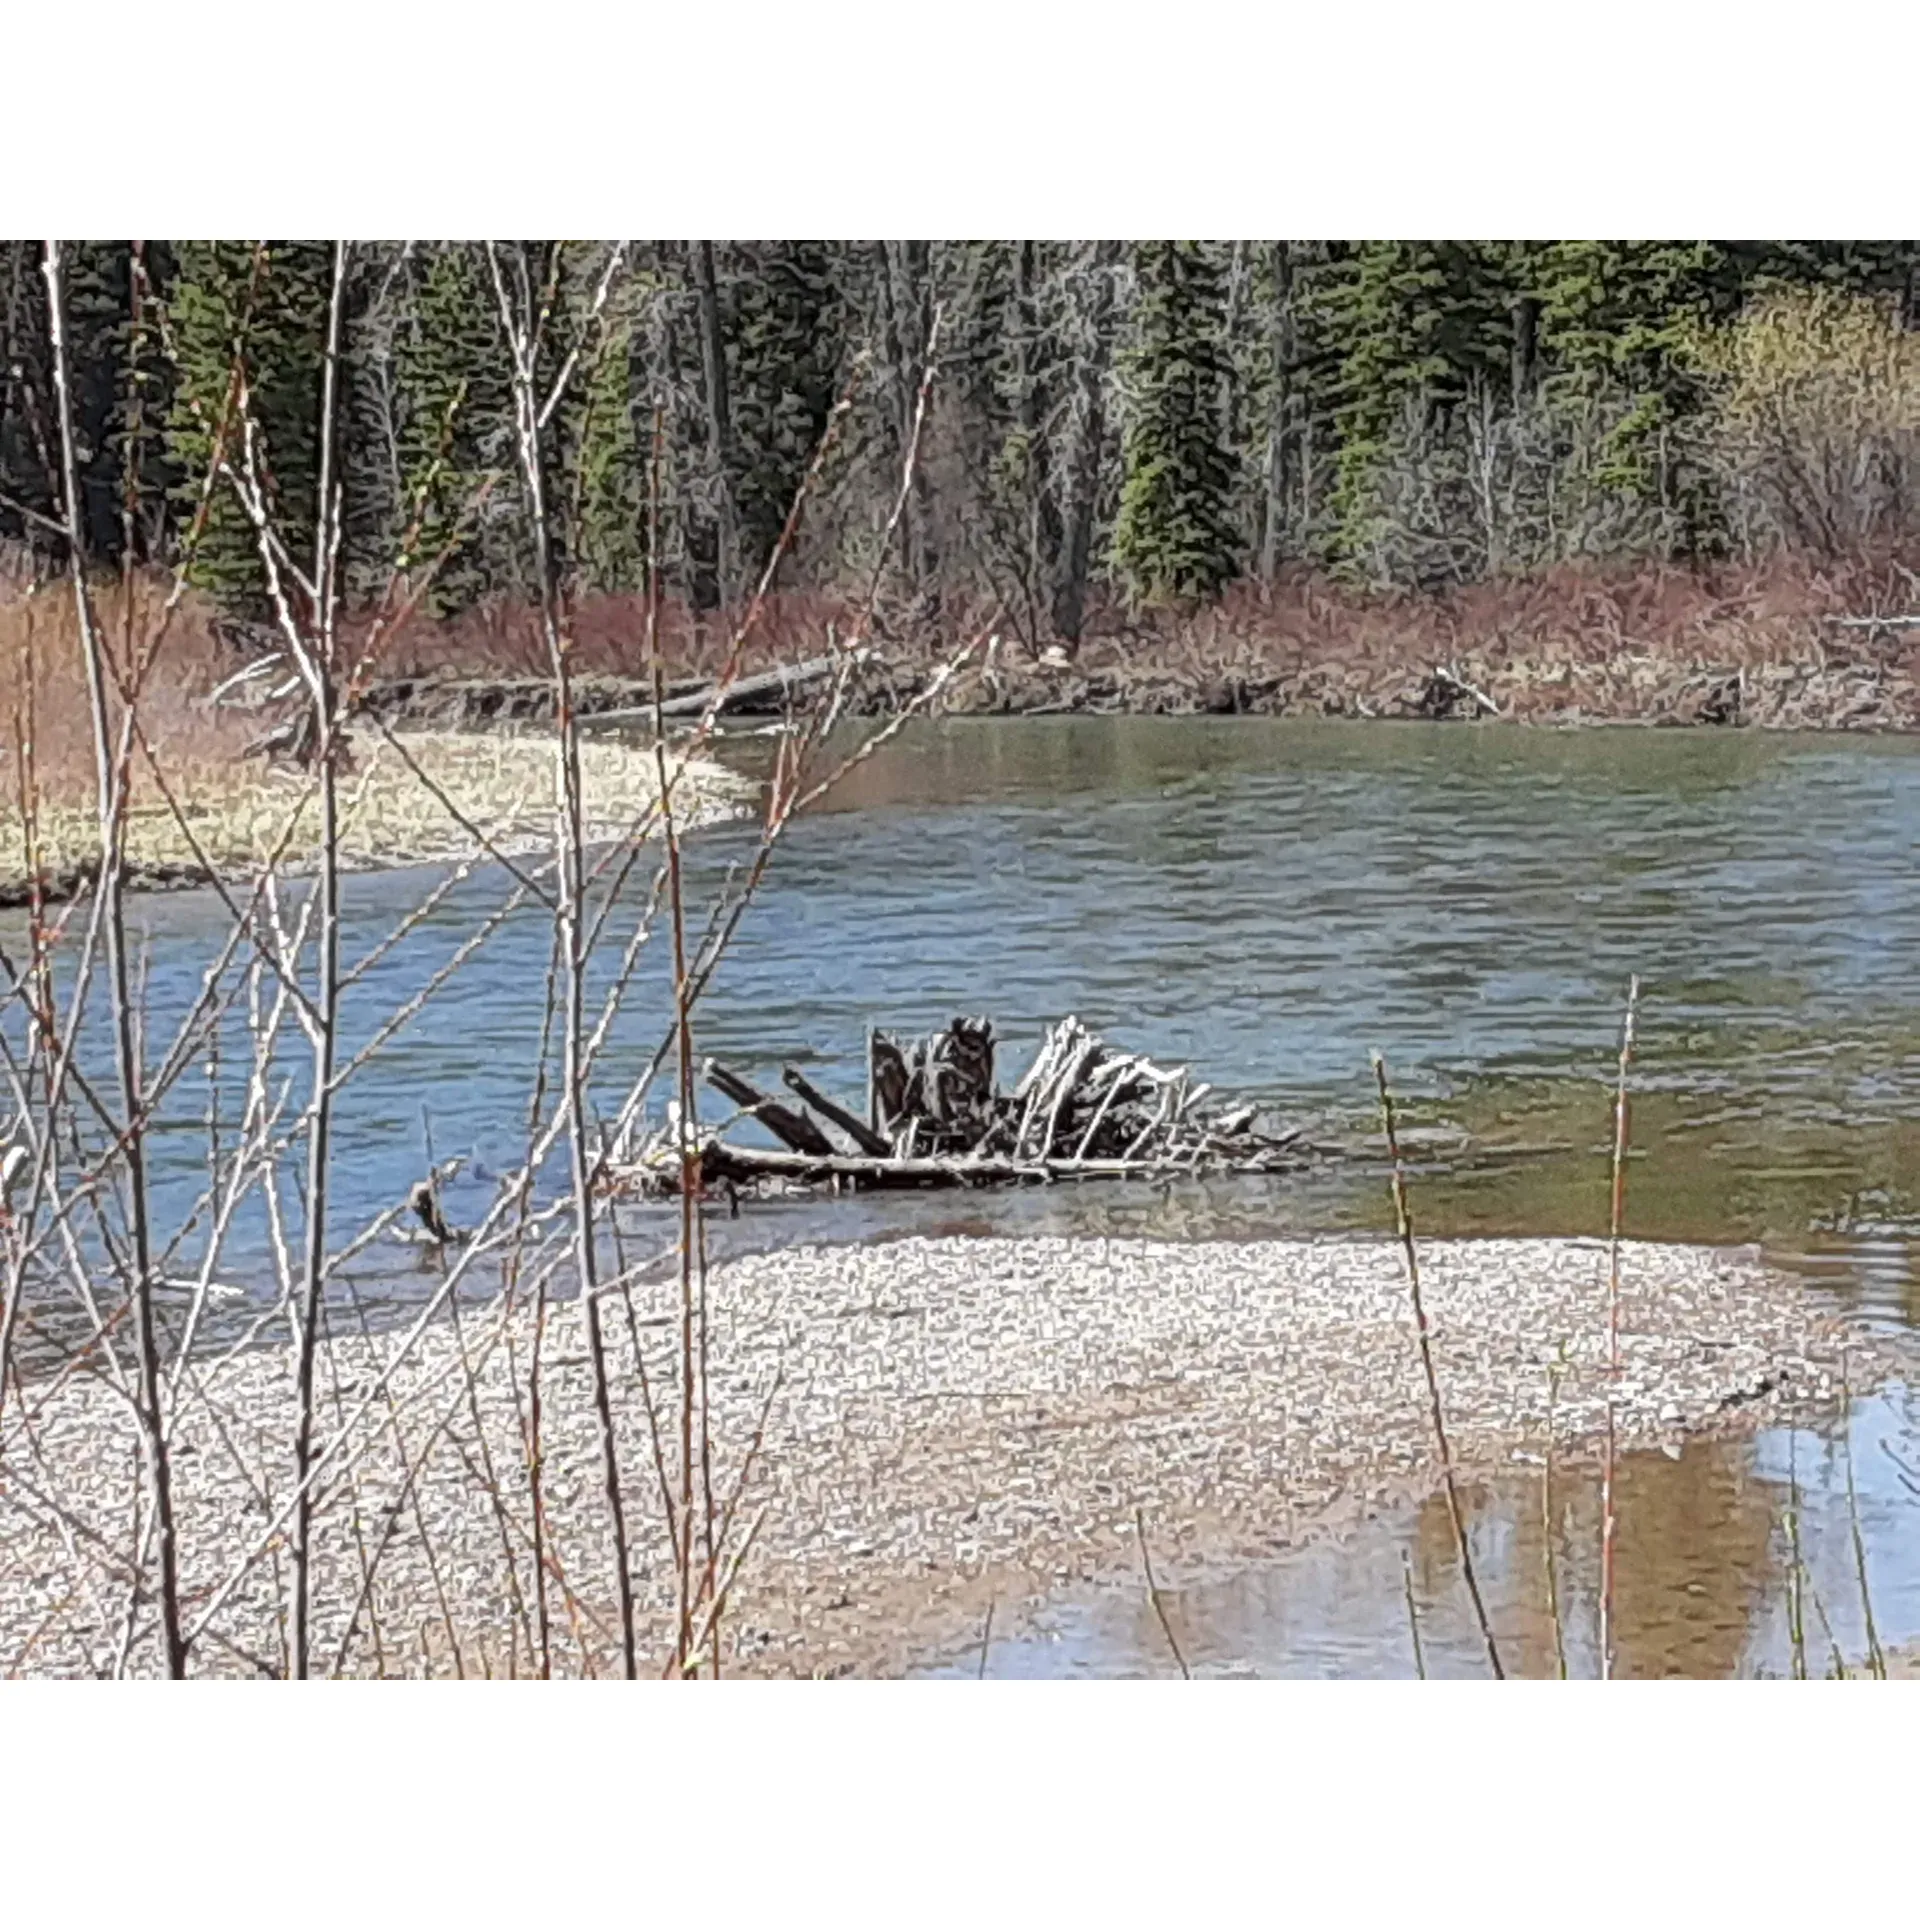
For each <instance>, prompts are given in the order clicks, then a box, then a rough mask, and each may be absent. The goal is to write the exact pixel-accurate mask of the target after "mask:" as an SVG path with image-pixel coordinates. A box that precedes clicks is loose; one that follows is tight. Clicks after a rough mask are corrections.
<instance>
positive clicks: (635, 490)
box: [574, 315, 647, 593]
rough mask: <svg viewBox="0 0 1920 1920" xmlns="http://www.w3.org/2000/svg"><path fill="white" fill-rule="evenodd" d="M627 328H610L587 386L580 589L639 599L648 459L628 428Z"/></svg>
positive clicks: (619, 323)
mask: <svg viewBox="0 0 1920 1920" xmlns="http://www.w3.org/2000/svg"><path fill="white" fill-rule="evenodd" d="M632 363H633V325H632V322H631V321H630V320H629V319H627V318H626V317H625V315H621V316H619V317H617V318H615V319H614V320H613V321H611V322H610V324H609V326H608V328H607V331H606V334H605V336H604V339H603V343H602V346H601V350H600V352H599V354H598V355H597V357H596V358H595V359H594V361H593V364H592V369H591V372H590V374H589V377H588V379H587V382H586V400H585V406H584V408H583V409H582V419H581V426H580V441H579V453H578V460H579V500H580V512H579V525H578V527H577V528H575V530H574V539H575V544H576V546H577V549H578V553H579V569H578V570H579V575H580V580H581V584H582V585H584V586H587V587H589V588H591V589H593V590H594V591H596V592H600V593H637V592H638V591H639V590H640V589H641V588H642V587H643V586H644V585H645V584H646V571H647V456H646V451H645V440H644V437H643V436H642V435H641V434H640V433H639V432H637V431H636V429H635V424H634V413H633V408H634V383H633V364H632Z"/></svg>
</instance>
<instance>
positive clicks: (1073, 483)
mask: <svg viewBox="0 0 1920 1920" xmlns="http://www.w3.org/2000/svg"><path fill="white" fill-rule="evenodd" d="M1119 259H1120V248H1119V243H1118V242H1116V241H1110V240H1103V241H1101V242H1100V243H1099V245H1098V246H1097V247H1096V248H1095V249H1094V256H1093V274H1094V290H1093V299H1092V311H1091V314H1090V316H1089V317H1090V322H1091V331H1092V335H1093V337H1092V339H1091V340H1090V341H1089V342H1088V344H1087V348H1086V351H1085V353H1084V354H1083V355H1082V357H1081V364H1080V395H1079V405H1078V406H1077V407H1076V408H1075V413H1076V415H1077V416H1078V418H1077V429H1078V437H1077V438H1076V439H1075V441H1074V447H1073V459H1072V465H1071V468H1070V471H1069V476H1068V483H1067V485H1068V493H1067V530H1066V541H1065V545H1064V547H1063V549H1062V551H1061V556H1060V571H1059V575H1058V578H1057V581H1056V583H1055V586H1054V594H1053V630H1054V632H1055V634H1056V635H1058V636H1059V638H1060V639H1061V640H1062V641H1064V642H1065V643H1066V645H1067V646H1068V647H1069V648H1070V649H1078V647H1079V645H1080V634H1081V629H1082V628H1083V627H1084V626H1085V624H1086V617H1087V574H1088V570H1089V568H1090V566H1091V564H1092V560H1093V517H1094V511H1095V508H1096V507H1097V506H1098V504H1099V498H1100V455H1101V452H1102V450H1103V448H1104V447H1105V445H1106V438H1107V369H1108V366H1109V365H1110V364H1111V361H1112V358H1113V327H1112V313H1113V273H1114V268H1115V267H1116V266H1117V265H1118V263H1119Z"/></svg>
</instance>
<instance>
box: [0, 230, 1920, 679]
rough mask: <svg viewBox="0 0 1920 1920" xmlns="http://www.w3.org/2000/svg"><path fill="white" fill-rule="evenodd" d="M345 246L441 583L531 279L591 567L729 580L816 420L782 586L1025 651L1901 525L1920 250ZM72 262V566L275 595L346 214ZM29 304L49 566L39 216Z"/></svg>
mask: <svg viewBox="0 0 1920 1920" xmlns="http://www.w3.org/2000/svg"><path fill="white" fill-rule="evenodd" d="M350 262H351V264H350V278H349V283H348V289H347V293H348V299H347V310H346V316H345V334H344V340H345V346H344V355H345V378H346V382H347V386H346V397H347V404H346V408H345V413H344V420H345V432H344V443H343V446H342V449H341V456H340V467H341V472H342V475H343V481H342V485H343V509H344V511H343V524H344V529H345V532H344V540H343V548H344V551H343V563H344V567H345V578H346V580H347V581H348V583H349V591H350V592H352V591H359V592H362V593H371V592H372V591H374V589H375V587H376V585H377V583H379V582H381V581H383V580H386V579H387V578H389V577H390V576H391V575H392V573H393V571H394V570H395V569H396V568H399V569H401V570H403V571H404V570H406V569H418V568H422V567H430V568H431V604H432V605H433V607H434V608H435V609H436V610H437V611H439V612H441V613H443V614H455V613H459V612H462V611H464V610H467V609H471V608H474V607H476V606H480V605H483V604H489V603H491V604H514V603H516V602H521V601H524V600H526V599H527V598H529V597H530V596H532V595H533V593H534V591H535V586H536V583H535V582H534V580H533V579H532V577H531V573H530V569H531V566H532V562H531V559H530V555H529V548H528V543H527V541H526V538H525V531H524V527H525V520H524V515H523V514H522V512H521V511H520V504H519V502H518V500H517V498H516V488H517V487H518V486H519V485H520V484H521V482H520V479H519V477H518V470H517V467H516V461H515V457H514V451H513V441H514V422H513V405H514V398H513V382H512V378H511V362H510V359H509V349H508V344H507V340H506V336H505V333H504V331H503V327H502V323H501V319H500V313H501V307H502V303H503V300H504V298H505V294H506V287H505V285H504V280H503V277H504V278H505V279H512V280H514V281H516V283H517V286H518V289H519V295H520V297H524V296H525V295H526V293H527V292H528V291H529V290H530V291H531V292H532V294H533V296H534V304H535V305H537V308H538V310H539V311H540V312H541V313H542V314H543V316H544V320H543V324H542V328H541V332H540V336H539V343H538V351H539V353H540V355H541V356H542V357H543V361H544V363H545V366H544V375H545V377H546V378H549V379H551V378H553V377H555V376H557V374H558V372H559V370H560V369H562V368H563V367H566V366H567V365H568V364H569V362H570V360H571V363H572V377H571V378H570V379H569V380H568V381H567V382H566V383H565V391H564V395H563V397H562V399H561V400H560V402H559V404H558V407H557V410H556V414H555V418H554V421H553V431H552V432H551V434H550V435H549V438H550V441H551V445H552V455H551V458H552V461H553V466H554V471H553V473H552V475H551V478H550V480H549V482H548V493H549V505H550V511H551V514H552V518H553V521H554V523H555V538H556V545H557V558H558V565H559V567H560V570H561V571H562V573H563V575H564V577H565V579H566V581H567V583H568V584H569V585H570V587H571V588H572V589H574V590H575V591H576V592H579V593H581V594H595V593H605V594H622V593H627V592H631V591H633V590H634V589H635V588H636V587H637V586H638V585H639V583H640V581H641V579H642V577H643V575H644V573H645V570H646V566H647V559H648V549H649V545H650V544H651V543H652V542H653V541H655V540H657V541H658V544H659V557H660V560H661V563H662V573H663V577H664V579H665V580H666V581H667V582H669V583H670V586H671V589H672V591H673V592H674V594H675V595H676V597H679V598H681V599H683V600H684V601H685V602H686V603H687V604H689V605H691V606H692V607H694V608H696V609H698V608H707V609H711V608H715V607H719V606H723V605H726V604H729V603H732V602H736V601H737V600H739V599H740V598H741V597H742V596H743V595H744V594H746V593H749V592H751V590H752V588H753V585H754V583H755V581H756V580H757V579H758V578H759V576H760V574H761V573H762V571H763V569H764V568H765V567H766V564H767V562H768V560H769V557H770V556H771V555H772V554H773V553H774V551H775V549H776V546H777V545H778V543H779V542H780V539H781V532H782V528H783V525H784V524H785V522H786V520H787V517H788V514H789V510H790V508H791V506H792V504H793V502H794V499H795V497H796V494H797V493H799V491H800V489H801V484H802V481H803V479H804V477H805V476H806V475H807V474H808V472H809V469H810V467H811V466H812V465H813V464H814V462H815V459H816V455H817V454H819V455H820V459H819V466H818V472H817V476H816V480H815V483H814V484H813V486H812V487H811V489H810V491H809V497H808V499H807V503H806V510H805V512H804V514H803V515H802V517H801V521H800V524H799V529H798V534H797V538H796V539H795V541H794V543H793V546H792V550H791V554H790V556H789V557H788V558H786V559H785V561H784V563H783V565H784V571H783V574H782V580H783V584H785V585H788V586H796V587H802V588H814V589H818V590H820V591H823V592H826V593H834V592H839V591H842V590H845V589H848V588H850V587H851V586H853V585H854V584H855V583H857V582H864V581H865V580H866V579H868V578H869V577H870V576H871V575H872V574H873V573H874V571H875V569H876V568H878V569H880V570H881V571H882V572H883V573H884V575H885V578H886V581H887V583H888V589H889V598H890V603H891V604H892V605H894V606H895V607H896V608H898V609H899V610H901V617H904V618H918V619H919V620H921V621H923V622H929V623H932V624H934V625H938V624H939V623H940V622H941V621H942V619H943V617H944V616H945V615H946V614H947V613H949V612H951V611H952V610H954V609H956V608H958V607H959V606H961V605H963V604H964V605H977V604H979V603H980V602H981V601H982V600H983V599H984V600H987V601H990V602H992V603H995V604H996V605H998V606H999V607H1001V608H1003V609H1004V617H1005V619H1006V620H1007V621H1009V622H1010V623H1011V624H1012V626H1013V628H1014V630H1015V631H1016V633H1017V634H1018V636H1019V638H1020V639H1021V640H1023V641H1024V642H1026V643H1027V644H1028V645H1030V646H1036V647H1037V646H1039V645H1041V644H1044V643H1046V642H1048V641H1054V642H1059V643H1064V644H1065V645H1066V646H1068V647H1069V648H1071V647H1072V646H1073V645H1075V644H1076V643H1077V642H1078V640H1079V638H1080V636H1081V634H1082V632H1083V629H1084V628H1085V626H1086V623H1087V621H1088V619H1089V617H1090V610H1091V609H1094V608H1097V607H1098V606H1101V605H1105V604H1113V605H1125V606H1132V607H1146V606H1158V607H1176V608H1178V607H1187V606H1194V605H1200V604H1204V603H1206V602H1207V601H1209V600H1211V599H1213V598H1215V597H1217V596H1218V595H1219V594H1221V593H1222V592H1223V591H1224V590H1225V589H1227V588H1228V587H1229V586H1231V585H1232V584H1233V583H1235V582H1239V581H1254V582H1260V581H1271V580H1272V579H1274V578H1275V577H1276V576H1277V575H1279V574H1280V573H1281V571H1282V570H1284V569H1288V568H1292V567H1300V566H1308V567H1311V568H1314V569H1318V570H1324V571H1325V572H1327V573H1328V574H1330V575H1333V576H1336V577H1338V578H1341V579H1344V580H1346V581H1348V582H1351V583H1354V584H1358V585H1366V586H1374V587H1380V588H1402V589H1416V590H1431V589H1438V588H1444V587H1449V586H1456V585H1468V584H1471V583H1473V582H1477V581H1483V580H1487V579H1490V578H1496V577H1499V576H1502V575H1509V574H1519V573H1527V572H1530V571H1537V570H1540V569H1542V568H1545V567H1550V566H1554V565H1558V564H1561V563H1565V562H1569V561H1574V562H1583V561H1599V562H1608V561H1632V560H1637V559H1648V560H1657V561H1660V562H1675V561H1679V562H1688V561H1695V560H1701V561H1705V560H1714V559H1726V558H1733V559H1746V560H1752V559H1754V558H1755V557H1757V556H1759V555H1761V554H1764V553H1766V552H1769V551H1774V550H1779V549H1789V550H1794V551H1798V552H1804V553H1810V554H1815V555H1829V556H1839V555H1844V554H1854V553H1859V552H1865V551H1872V552H1880V553H1891V554H1896V555H1898V554H1900V553H1902V552H1904V551H1905V549H1906V546H1907V543H1908V542H1909V541H1910V540H1911V537H1912V536H1913V534H1914V533H1915V531H1916V525H1915V521H1916V505H1915V489H1914V486H1913V484H1912V481H1913V479H1914V477H1915V476H1914V467H1913V462H1914V460H1915V457H1916V453H1917V452H1920V331H1916V330H1915V329H1916V328H1920V243H1914V242H1874V243H1855V242H1806V243H1792V242H1782V243H1722V242H1709V241H1700V242H1685V243H1670V242H1659V243H1616V242H1594V241H1563V242H1551V243H1533V242H1510V243H1508V242H1485V243H1481V242H1447V243H1436V242H1400V241H1364V242H1356V243H1321V242H1301V241H1235V242H1185V241H1151V242H1110V241H1089V242H1052V241H1012V242H1000V241H982V242H941V241H934V242H927V241H899V242H896V241H886V242H731V241H729V242H704V241H703V242H697V243H678V242H644V243H626V244H624V245H619V246H615V245H612V244H599V243H578V244H564V245H563V244H559V243H530V242H527V243H521V242H516V243H511V244H507V245H502V246H497V247H495V248H492V249H489V248H486V247H484V246H480V245H477V244H470V243H425V242H414V243H407V244H404V245H402V244H398V243H367V244H365V245H358V246H356V247H354V248H353V249H352V250H351V254H350ZM66 277H67V306H68V314H67V327H68V332H69V342H68V347H69V354H70V361H71V365H72V368H73V384H74V397H75V406H76V411H77V415H78V428H79V438H80V448H79V452H80V460H81V475H80V483H81V493H82V499H83V504H84V509H85V513H84V517H85V521H86V525H85V529H84V531H85V538H86V543H87V547H88V550H89V552H90V554H91V555H92V557H93V558H95V559H96V560H98V561H101V562H112V561H115V560H117V559H118V558H119V557H120V556H121V555H122V554H123V553H125V552H127V550H128V549H129V548H131V550H132V553H133V556H134V557H135V558H136V559H138V560H143V561H145V560H151V561H159V562H166V563H169V564H171V563H174V562H177V561H179V560H181V559H182V558H184V559H186V561H187V562H188V565H189V570H190V574H191V577H192V578H193V579H194V581H195V582H196V583H197V584H198V585H200V586H201V587H202V588H204V589H205V590H207V591H208V592H209V593H210V594H212V595H213V596H214V597H216V598H217V599H218V600H219V601H220V602H222V603H224V604H225V605H226V606H227V607H228V608H229V609H230V610H232V611H233V612H235V613H238V614H245V613H247V612H249V611H258V610H259V603H260V598H261V591H262V581H261V578H260V561H259V557H258V553H257V549H256V545H255V542H254V539H253V535H252V531H251V529H250V528H249V527H248V526H247V524H246V522H245V521H244V520H243V519H242V517H241V514H240V509H239V507H238V505H237V503H236V502H235V501H234V499H233V498H232V497H231V495H230V492H229V490H227V489H223V488H215V489H211V490H209V489H207V488H206V487H205V485H204V477H205V472H206V467H207V463H208V456H209V452H210V450H211V448H212V445H213V442H214V437H215V434H216V431H217V429H216V422H217V421H218V420H219V419H220V418H221V417H222V415H223V410H224V408H225V407H226V405H227V401H228V397H229V395H230V392H231V390H232V386H233V383H236V382H240V381H244V382H245V383H246V387H247V391H248V399H249V406H248V409H247V412H248V415H249V417H250V419H251V420H252V422H253V423H254V424H255V426H256V428H257V432H258V434H259V440H260V445H259V448H258V453H259V458H260V466H261V470H262V471H263V473H264V475H265V477H266V484H267V486H268V488H269V489H270V491H271V493H272V494H273V495H274V496H275V498H276V500H277V503H278V505H279V508H280V509H281V511H282V512H283V513H284V514H286V515H287V516H288V517H289V519H290V521H292V522H293V523H299V522H301V521H302V520H303V519H305V520H310V518H311V515H312V508H313V495H314V491H315V488H316V485H317V476H316V462H317V451H316V440H317V429H316V423H317V419H318V413H319V408H318V391H319V379H320V367H321V361H322V357H323V340H324V332H325V322H326V318H327V307H328V300H329V294H330V288H331V279H332V248H331V246H330V245H328V244H322V243H310V242H286V243H281V242H271V243H250V242H215V243H203V242H158V241H152V242H146V243H132V244H127V243H104V242H102V243H85V244H80V245H76V246H74V247H73V248H72V249H71V250H70V251H69V253H68V257H67V269H66ZM0 329H3V330H4V355H3V356H0V360H3V364H4V369H5V375H4V377H5V385H4V392H3V393H0V540H4V541H5V542H6V543H8V544H9V545H10V546H12V547H13V548H14V549H15V550H16V552H19V551H22V550H24V551H25V552H26V553H27V554H29V555H34V556H38V557H39V558H42V559H45V560H49V561H53V560H57V558H58V556H59V553H60V547H59V541H58V534H57V522H58V519H59V514H58V511H57V507H56V503H57V500H58V497H59V484H58V464H57V456H56V435H55V432H54V429H53V427H52V425H51V422H52V420H53V417H54V416H53V409H52V403H51V385H50V379H51V355H50V343H49V336H48V324H47V313H46V303H45V289H44V285H43V279H42V274H41V249H40V247H39V245H38V243H35V242H25V241H18V242H9V243H6V245H5V248H4V257H3V258H0ZM823 446H824V453H823V454H821V449H822V448H823ZM909 447H912V448H913V449H914V450H915V452H916V455H917V458H916V460H915V462H914V463H913V478H912V484H911V487H910V489H909V492H908V497H907V499H906V501H905V504H904V510H903V511H902V512H900V513H899V515H898V516H897V522H895V525H894V533H893V536H892V539H891V541H890V543H888V545H887V550H886V551H881V546H882V542H883V539H884V538H885V530H886V529H887V527H888V526H889V523H890V521H892V520H893V519H894V514H893V510H894V505H895V495H896V492H897V490H898V488H899V485H900V476H901V473H902V469H903V465H904V464H905V459H906V454H907V450H908V449H909ZM656 473H657V476H658V484H657V486H656V485H655V481H654V476H655V474H656ZM650 502H651V503H652V504H651V505H650ZM189 549H190V551H189Z"/></svg>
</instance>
